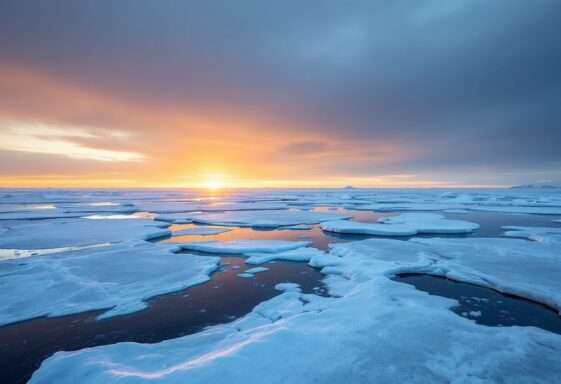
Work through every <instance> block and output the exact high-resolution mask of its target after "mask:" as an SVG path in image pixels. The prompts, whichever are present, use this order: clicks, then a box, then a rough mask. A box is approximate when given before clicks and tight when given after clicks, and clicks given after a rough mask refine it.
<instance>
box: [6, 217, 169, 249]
mask: <svg viewBox="0 0 561 384" xmlns="http://www.w3.org/2000/svg"><path fill="white" fill-rule="evenodd" d="M165 227H167V224H164V223H161V222H155V221H151V220H88V219H73V220H70V219H59V220H44V221H36V222H34V221H30V222H25V221H21V222H17V223H14V224H5V225H3V228H4V231H3V232H2V236H1V237H0V248H3V249H28V250H31V249H47V248H63V247H75V246H84V245H92V244H100V243H115V242H121V241H126V240H128V239H135V238H136V239H143V240H149V239H152V238H157V237H162V236H166V235H169V234H170V231H169V230H167V229H165Z"/></svg>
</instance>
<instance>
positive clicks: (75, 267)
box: [0, 242, 219, 324]
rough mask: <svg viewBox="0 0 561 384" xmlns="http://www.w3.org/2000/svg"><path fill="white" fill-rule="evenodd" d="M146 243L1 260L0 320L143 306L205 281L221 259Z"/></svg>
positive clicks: (107, 314)
mask: <svg viewBox="0 0 561 384" xmlns="http://www.w3.org/2000/svg"><path fill="white" fill-rule="evenodd" d="M171 249H173V247H169V246H165V245H159V244H152V243H147V242H137V243H124V244H120V245H115V246H111V247H102V248H96V249H87V250H81V251H77V252H64V253H59V254H52V255H43V256H33V257H29V258H27V259H25V262H22V261H21V259H20V260H13V261H4V262H1V263H0V275H2V280H1V282H2V289H1V290H0V324H8V323H11V322H15V321H20V320H25V319H30V318H33V317H38V316H61V315H67V314H71V313H79V312H84V311H89V310H94V309H109V310H108V311H107V312H104V313H103V314H102V315H101V316H100V318H102V317H103V318H105V317H110V316H115V315H120V314H125V313H130V312H134V311H138V310H141V309H143V308H145V307H146V304H145V302H144V301H145V300H146V299H148V298H150V297H153V296H156V295H160V294H163V293H168V292H173V291H177V290H180V289H183V288H186V287H189V286H192V285H195V284H199V283H202V282H204V281H207V280H208V279H209V275H210V273H211V272H213V271H214V270H216V269H217V268H218V264H219V258H217V257H206V256H195V255H187V254H174V253H172V252H170V250H171Z"/></svg>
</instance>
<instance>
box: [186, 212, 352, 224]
mask: <svg viewBox="0 0 561 384" xmlns="http://www.w3.org/2000/svg"><path fill="white" fill-rule="evenodd" d="M344 218H345V216H342V215H336V214H330V213H318V212H309V211H301V210H279V211H266V210H264V211H235V212H223V213H210V214H203V215H198V216H195V217H193V221H194V222H196V223H201V224H214V225H223V226H233V227H254V228H277V227H291V226H294V225H299V224H317V223H320V222H322V221H329V220H339V219H344Z"/></svg>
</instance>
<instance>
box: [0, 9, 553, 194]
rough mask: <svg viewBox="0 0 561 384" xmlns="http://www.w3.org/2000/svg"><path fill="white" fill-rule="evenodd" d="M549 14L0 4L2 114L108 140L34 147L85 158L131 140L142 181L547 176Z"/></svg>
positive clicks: (126, 147) (518, 179)
mask: <svg viewBox="0 0 561 384" xmlns="http://www.w3.org/2000/svg"><path fill="white" fill-rule="evenodd" d="M560 12H561V2H559V1H556V0H537V1H535V2H532V3H531V4H528V2H527V1H524V0H511V1H495V2H489V1H485V0H450V1H439V0H426V1H418V2H411V1H408V0H395V1H392V2H388V1H376V0H364V1H361V0H357V1H354V2H352V5H350V4H349V3H346V2H325V1H321V0H318V1H314V0H310V1H307V2H305V3H302V2H301V1H296V0H286V1H282V2H262V1H251V0H247V1H245V0H241V1H237V2H235V3H233V2H232V3H230V2H222V3H221V4H219V5H217V4H216V3H213V2H188V1H187V2H184V1H173V0H170V1H166V2H152V1H144V0H123V1H119V2H92V3H88V4H82V3H77V2H75V1H72V0H56V1H55V2H54V3H49V4H44V5H37V4H35V5H33V6H31V5H30V4H29V3H28V2H25V1H18V0H5V1H4V2H3V5H2V12H0V36H3V39H0V51H1V52H2V58H0V65H1V70H0V117H2V116H4V117H9V118H18V119H21V120H25V121H28V120H33V121H42V122H48V123H49V124H50V125H51V126H52V127H59V126H69V127H77V126H103V127H107V128H108V129H112V130H118V131H119V132H123V133H121V134H117V135H116V137H112V138H111V137H109V136H108V135H107V134H103V137H105V138H106V142H105V143H102V142H100V140H98V139H94V138H87V137H76V136H74V137H69V136H61V135H58V134H57V135H55V136H53V138H50V139H49V140H53V139H54V138H55V137H56V138H57V140H61V141H63V142H70V143H72V144H73V145H78V146H80V147H82V148H80V151H82V154H83V148H90V149H97V148H103V149H105V150H111V151H116V152H129V153H136V154H139V150H138V147H134V146H131V144H129V141H130V138H129V137H121V136H124V135H126V134H133V136H134V137H136V138H138V140H139V141H140V143H139V144H138V145H140V146H142V151H141V152H143V154H144V156H145V157H150V159H149V160H147V161H145V163H143V166H144V165H146V168H148V167H149V166H152V168H151V169H150V172H151V173H152V174H162V173H165V172H172V168H174V167H177V169H176V171H177V173H178V174H179V173H181V174H186V173H189V172H191V170H192V169H195V168H196V169H199V168H204V166H203V165H204V164H200V162H201V161H203V159H204V161H206V162H208V163H209V164H210V165H209V167H210V168H216V169H220V167H221V166H222V167H226V166H232V167H237V168H240V169H241V168H243V164H246V165H245V166H246V167H251V168H256V167H260V168H262V169H260V171H259V172H257V171H255V172H252V173H256V174H257V173H258V174H259V175H260V176H263V177H265V176H267V177H270V178H271V179H274V178H282V177H286V175H289V174H295V173H298V174H299V175H302V177H304V178H305V177H307V176H308V175H313V176H314V177H318V178H329V177H332V176H336V177H340V175H341V174H355V175H360V176H361V177H365V178H366V177H367V176H371V177H373V179H372V180H374V177H376V176H380V175H384V174H413V175H423V176H422V177H425V178H428V179H430V178H431V177H432V178H435V179H436V178H438V179H446V178H448V179H450V180H452V179H457V178H459V177H467V176H465V175H466V174H467V173H470V174H473V175H474V176H473V178H474V182H477V180H475V179H477V178H479V180H481V181H485V182H489V183H508V182H512V183H526V182H532V178H533V177H535V178H540V179H542V178H544V177H545V178H553V179H558V177H559V171H557V170H559V169H561V151H559V147H561V130H560V129H559V127H560V126H561V109H560V108H559V100H560V99H561V71H559V68H560V67H561V55H560V54H559V49H558V46H559V36H561V24H559V22H558V16H557V15H558V14H559V13H560ZM124 16H125V17H124ZM8 66H11V67H12V68H18V69H19V70H21V72H22V75H21V76H19V77H14V76H12V75H11V74H10V73H9V72H7V71H6V70H5V68H6V67H8ZM30 74H33V75H35V77H33V76H32V75H30ZM2 77H4V79H3V78H2ZM37 79H43V80H42V81H44V83H41V82H40V81H38V80H37ZM42 84H45V85H42ZM24 88H25V89H24ZM88 132H90V133H92V132H93V131H88ZM94 133H95V134H98V135H100V134H99V133H98V131H96V132H94ZM32 137H35V138H36V137H37V136H33V135H32ZM39 139H40V140H43V142H42V144H41V145H39V147H41V148H48V146H47V145H46V144H45V142H44V141H45V140H47V138H45V137H40V138H39ZM205 139H206V143H207V144H204V145H203V144H202V143H203V142H205ZM214 139H216V140H214ZM212 140H214V141H212ZM20 141H21V140H20ZM218 141H220V143H218ZM325 143H327V144H328V145H327V144H325ZM234 146H235V147H236V148H235V149H234V148H233V147H234ZM230 147H232V148H230ZM279 148H280V149H279ZM80 151H78V152H80ZM55 152H59V151H55ZM98 155H100V154H99V153H97V155H95V156H94V155H92V154H91V153H90V156H94V157H98ZM282 155H286V156H285V157H283V156H282ZM101 157H105V154H101ZM302 157H305V159H306V162H303V161H302ZM317 159H321V163H320V164H318V163H319V162H318V161H316V160H317ZM283 162H284V163H283ZM100 163H101V162H100ZM156 163H157V165H155V164H156ZM242 163H243V164H242ZM224 164H225V165H224ZM16 166H17V165H14V167H16ZM266 169H268V170H269V171H268V172H269V173H268V174H267V171H266ZM538 172H542V173H538ZM543 172H545V174H544V173H543ZM247 173H250V172H247ZM459 174H460V176H459ZM419 177H421V176H419Z"/></svg>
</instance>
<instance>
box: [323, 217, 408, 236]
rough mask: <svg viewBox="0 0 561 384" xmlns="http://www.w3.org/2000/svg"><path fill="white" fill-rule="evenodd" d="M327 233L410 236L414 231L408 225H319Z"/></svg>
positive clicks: (328, 223)
mask: <svg viewBox="0 0 561 384" xmlns="http://www.w3.org/2000/svg"><path fill="white" fill-rule="evenodd" d="M320 227H321V229H323V230H324V231H327V232H336V233H347V234H356V235H359V234H360V235H376V236H412V235H415V234H416V233H417V231H416V229H415V228H413V227H411V226H409V225H387V224H380V223H363V222H358V221H351V220H337V221H327V222H325V223H321V224H320Z"/></svg>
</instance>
